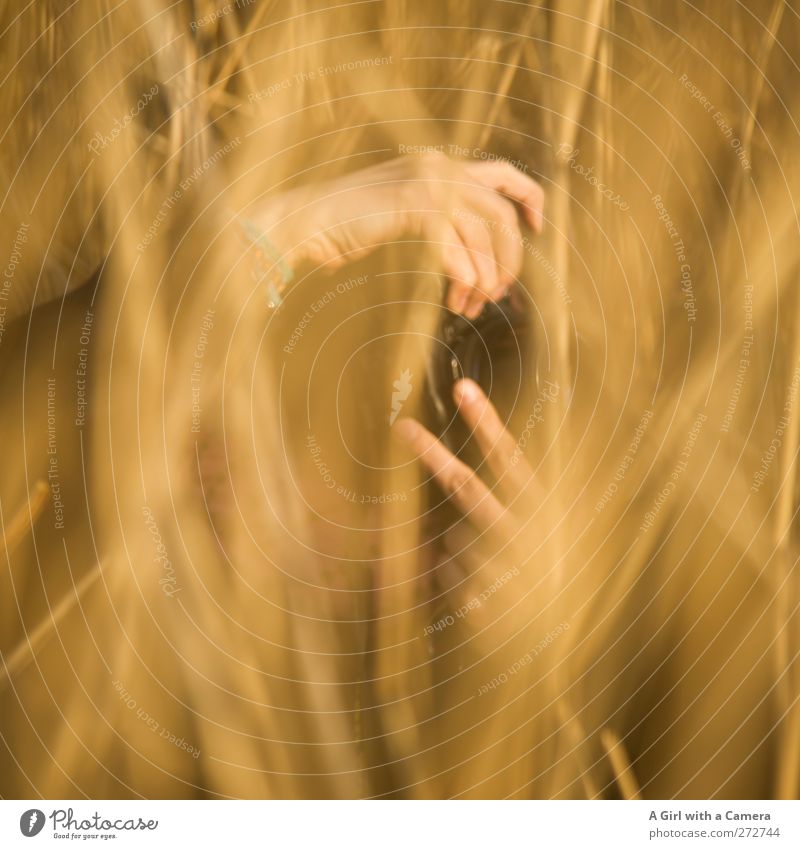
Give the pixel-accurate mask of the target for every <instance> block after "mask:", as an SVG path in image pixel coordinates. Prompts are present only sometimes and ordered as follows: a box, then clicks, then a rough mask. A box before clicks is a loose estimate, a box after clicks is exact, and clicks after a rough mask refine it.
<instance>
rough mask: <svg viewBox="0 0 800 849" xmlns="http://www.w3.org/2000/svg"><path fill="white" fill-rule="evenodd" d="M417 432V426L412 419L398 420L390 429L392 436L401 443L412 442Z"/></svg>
mask: <svg viewBox="0 0 800 849" xmlns="http://www.w3.org/2000/svg"><path fill="white" fill-rule="evenodd" d="M418 432H419V425H417V423H416V422H415V421H414V419H400V420H399V421H397V422H395V424H394V426H393V427H392V436H394V437H396V438H397V439H399V440H400V441H401V442H413V440H414V437H415V436H416V435H417V433H418Z"/></svg>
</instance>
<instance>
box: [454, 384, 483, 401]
mask: <svg viewBox="0 0 800 849" xmlns="http://www.w3.org/2000/svg"><path fill="white" fill-rule="evenodd" d="M478 397H479V394H478V387H477V386H476V385H475V384H474V383H473V382H472V381H471V380H459V381H458V383H457V384H456V385H455V399H456V401H457V402H458V403H459V404H461V403H464V404H469V403H470V402H472V401H477V400H478Z"/></svg>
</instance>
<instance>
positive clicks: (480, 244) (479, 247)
mask: <svg viewBox="0 0 800 849" xmlns="http://www.w3.org/2000/svg"><path fill="white" fill-rule="evenodd" d="M485 220H486V219H483V220H482V218H481V216H479V215H477V214H476V213H474V212H472V211H471V210H469V209H463V210H460V211H458V212H457V213H456V214H454V215H453V226H454V227H455V228H456V232H457V233H458V235H459V236H460V237H461V241H462V242H463V243H464V247H465V248H466V249H467V251H468V253H469V255H470V259H471V260H472V263H473V265H474V266H475V270H476V272H477V274H478V284H477V285H478V289H480V290H481V291H482V292H484V293H485V294H486V296H487V297H489V298H495V297H498V296H499V295H500V292H501V291H502V290H501V288H500V281H499V280H498V277H497V262H496V260H495V256H494V245H493V242H492V236H491V234H490V232H489V229H488V228H487V226H486V223H489V224H491V222H488V221H487V222H486V223H484V221H485ZM472 297H473V298H474V297H475V293H473V295H472Z"/></svg>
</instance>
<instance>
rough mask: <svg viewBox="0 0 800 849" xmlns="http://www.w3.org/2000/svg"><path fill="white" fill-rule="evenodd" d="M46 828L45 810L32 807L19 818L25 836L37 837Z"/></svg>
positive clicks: (20, 827) (20, 828)
mask: <svg viewBox="0 0 800 849" xmlns="http://www.w3.org/2000/svg"><path fill="white" fill-rule="evenodd" d="M43 828H44V811H40V810H39V809H38V808H31V809H30V810H29V811H25V813H24V814H23V815H22V816H21V817H20V818H19V830H20V831H21V832H22V833H23V834H24V835H25V837H35V836H36V835H37V834H38V833H39V832H40V831H41V830H42V829H43Z"/></svg>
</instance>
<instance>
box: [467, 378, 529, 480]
mask: <svg viewBox="0 0 800 849" xmlns="http://www.w3.org/2000/svg"><path fill="white" fill-rule="evenodd" d="M453 399H454V400H455V402H456V404H457V405H458V409H459V412H460V413H461V416H462V418H463V419H464V421H465V422H466V423H467V425H468V426H469V429H470V431H471V432H472V435H473V436H474V437H475V440H476V442H477V443H478V447H479V448H480V449H481V453H482V454H483V456H484V457H485V458H486V462H487V463H488V464H489V468H490V469H491V471H492V474H493V475H494V476H495V479H496V480H497V481H498V482H501V483H502V484H503V485H504V486H506V487H507V488H509V489H511V490H512V491H513V493H514V494H515V495H516V494H519V493H520V492H521V491H522V490H523V489H524V488H525V486H527V484H528V483H529V482H530V480H531V478H532V477H533V469H531V467H530V464H529V463H528V461H527V460H526V459H525V457H524V455H523V453H522V450H521V449H520V448H519V446H518V445H517V443H516V442H515V441H514V438H513V437H512V436H511V434H510V433H509V432H508V431H507V430H506V427H505V425H504V424H503V421H502V419H501V418H500V416H499V415H498V414H497V410H495V408H494V405H493V404H492V403H491V402H490V401H489V399H488V398H487V397H486V395H485V394H484V392H483V390H482V389H481V387H480V386H479V385H478V384H477V383H475V381H473V380H459V381H458V382H457V383H456V384H455V386H454V387H453Z"/></svg>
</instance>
